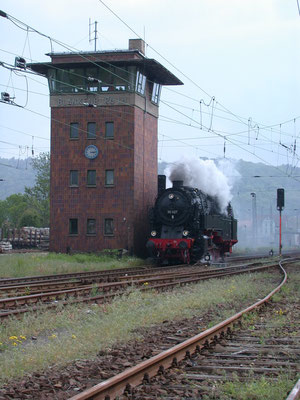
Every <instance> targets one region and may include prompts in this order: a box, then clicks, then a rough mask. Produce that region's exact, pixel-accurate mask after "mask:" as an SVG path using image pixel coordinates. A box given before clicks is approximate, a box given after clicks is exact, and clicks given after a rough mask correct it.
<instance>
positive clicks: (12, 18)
mask: <svg viewBox="0 0 300 400" xmlns="http://www.w3.org/2000/svg"><path fill="white" fill-rule="evenodd" d="M101 2H102V1H101ZM102 3H103V4H104V2H102ZM2 16H4V15H2ZM5 16H6V17H9V19H10V20H13V21H14V23H16V24H17V26H19V27H20V24H21V25H22V24H23V26H25V27H26V28H27V32H28V31H30V32H36V33H38V34H40V35H42V36H44V37H47V38H48V39H50V41H51V42H52V41H55V42H56V43H58V44H59V45H61V46H63V47H65V48H68V49H69V50H70V46H67V45H65V44H64V43H62V42H60V41H57V40H54V39H53V38H50V36H48V35H45V34H43V33H41V32H39V31H37V30H35V29H34V28H31V27H29V26H28V25H26V24H24V23H23V22H21V21H19V20H17V19H15V18H14V17H12V16H8V15H7V14H6V15H5ZM24 30H25V29H24ZM137 36H139V35H137ZM147 46H150V45H149V44H148V43H147ZM150 47H151V46H150ZM152 49H153V48H152ZM153 50H154V51H155V52H156V53H157V54H159V55H160V56H161V54H160V53H158V52H157V51H156V50H155V49H153ZM78 54H79V55H80V57H82V58H85V59H86V60H88V61H89V62H92V63H93V61H91V60H90V59H87V58H86V57H85V56H84V55H83V54H81V53H78ZM161 57H162V58H164V57H163V56H161ZM164 59H165V60H166V61H167V62H168V63H170V62H169V61H168V60H167V59H166V58H164ZM170 64H171V65H172V63H170ZM96 65H97V64H96ZM97 66H98V65H97ZM173 67H175V66H173ZM175 69H176V70H178V69H177V68H176V67H175ZM178 71H179V72H180V73H182V71H180V70H178ZM183 75H184V74H183ZM187 78H188V77H187ZM188 79H189V80H190V81H191V82H193V80H191V79H190V78H188ZM193 83H194V84H196V83H195V82H193ZM196 86H198V87H199V88H200V86H199V85H197V84H196ZM200 89H201V88H200ZM201 90H202V89H201ZM204 92H205V91H204ZM205 93H206V92H205ZM206 94H207V93H206ZM207 95H208V94H207ZM208 96H209V95H208ZM210 97H211V96H210ZM211 98H212V97H211ZM218 104H220V103H218ZM220 105H221V104H220ZM221 106H222V108H223V109H225V110H227V109H226V108H225V107H224V106H223V105H221ZM227 112H228V113H229V114H231V115H233V116H235V117H236V118H237V119H239V120H241V118H240V117H239V116H237V115H236V114H234V113H232V112H231V111H229V110H227ZM241 121H242V120H241ZM211 122H212V119H211ZM206 129H207V128H206ZM208 129H211V128H208ZM213 132H214V133H216V134H217V135H218V133H217V132H216V131H213ZM221 136H222V135H221ZM233 144H234V143H233ZM238 147H240V148H241V149H243V150H244V151H246V152H248V153H250V154H252V155H254V156H256V155H255V153H253V152H250V151H248V150H246V149H244V148H242V147H241V146H238Z"/></svg>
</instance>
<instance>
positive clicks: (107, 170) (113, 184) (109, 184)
mask: <svg viewBox="0 0 300 400" xmlns="http://www.w3.org/2000/svg"><path fill="white" fill-rule="evenodd" d="M109 172H112V178H113V179H112V181H113V183H108V173H109ZM104 184H105V186H106V187H113V186H115V170H114V169H106V170H105V181H104Z"/></svg>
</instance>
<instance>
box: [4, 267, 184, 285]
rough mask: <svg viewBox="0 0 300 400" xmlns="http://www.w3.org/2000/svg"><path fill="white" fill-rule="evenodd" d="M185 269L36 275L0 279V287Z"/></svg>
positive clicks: (142, 269)
mask: <svg viewBox="0 0 300 400" xmlns="http://www.w3.org/2000/svg"><path fill="white" fill-rule="evenodd" d="M183 267H184V268H186V265H183V264H180V265H175V266H173V267H163V268H157V267H149V266H144V267H142V268H141V267H131V268H118V269H114V270H102V271H87V272H72V273H66V274H57V275H36V276H27V277H21V278H1V279H0V287H5V286H12V285H15V286H17V285H26V284H29V283H37V282H45V283H47V282H49V281H54V282H55V281H59V280H66V279H80V278H82V279H85V278H86V279H88V278H93V277H94V276H101V277H111V276H112V277H114V276H119V275H123V274H127V275H128V276H129V275H131V274H137V273H140V274H143V273H145V271H156V272H157V271H162V272H166V271H168V270H169V271H174V270H176V269H180V268H183Z"/></svg>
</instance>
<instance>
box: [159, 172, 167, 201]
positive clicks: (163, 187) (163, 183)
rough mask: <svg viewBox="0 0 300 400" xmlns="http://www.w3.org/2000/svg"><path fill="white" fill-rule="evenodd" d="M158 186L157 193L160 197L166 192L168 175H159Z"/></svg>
mask: <svg viewBox="0 0 300 400" xmlns="http://www.w3.org/2000/svg"><path fill="white" fill-rule="evenodd" d="M157 183H158V186H157V192H158V196H160V195H161V194H162V192H163V191H164V190H166V175H158V181H157Z"/></svg>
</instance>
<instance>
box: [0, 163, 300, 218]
mask: <svg viewBox="0 0 300 400" xmlns="http://www.w3.org/2000/svg"><path fill="white" fill-rule="evenodd" d="M166 167H167V163H165V162H162V163H159V164H158V171H159V173H160V174H162V173H163V172H164V170H165V168H166ZM289 168H290V167H289V166H287V165H281V166H280V167H278V169H279V170H278V169H276V168H274V167H271V166H268V165H265V164H262V163H251V162H246V161H243V160H239V161H232V170H233V175H236V173H235V171H238V173H239V174H240V178H238V179H235V180H234V181H233V183H232V194H233V199H232V205H233V207H234V212H235V215H236V217H237V218H238V219H239V220H244V219H246V220H249V219H251V212H252V197H251V193H256V203H257V217H258V218H260V217H263V216H270V215H272V214H273V215H275V214H276V215H277V210H276V194H277V191H276V190H277V188H284V189H285V210H284V214H285V215H286V216H288V215H298V214H299V215H300V168H295V169H293V171H292V175H294V176H296V178H295V179H292V178H288V177H286V175H287V174H289V173H290V169H289ZM297 176H298V177H299V178H297ZM0 179H3V181H0V199H1V200H4V199H5V198H6V197H8V196H10V195H11V194H14V193H24V188H25V186H28V187H32V186H34V184H35V172H34V171H33V169H32V166H31V159H30V158H28V159H26V160H18V159H15V158H11V159H5V158H0ZM297 180H299V181H297ZM299 221H300V220H299Z"/></svg>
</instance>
